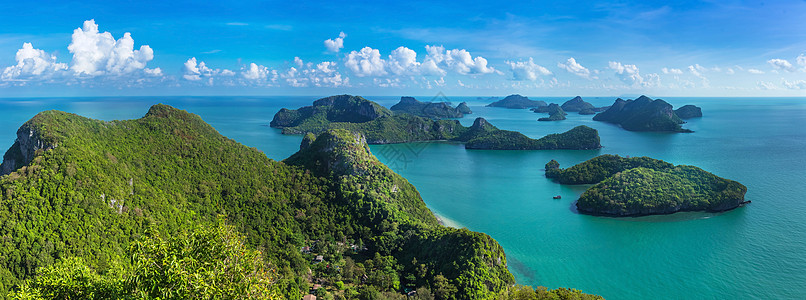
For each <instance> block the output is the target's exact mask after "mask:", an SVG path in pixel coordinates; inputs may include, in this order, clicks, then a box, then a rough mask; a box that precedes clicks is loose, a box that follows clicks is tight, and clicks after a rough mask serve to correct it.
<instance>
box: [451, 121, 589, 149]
mask: <svg viewBox="0 0 806 300" xmlns="http://www.w3.org/2000/svg"><path fill="white" fill-rule="evenodd" d="M465 147H466V148H468V149H498V150H556V149H569V150H587V149H599V148H601V147H602V145H601V144H600V142H599V132H598V131H597V130H596V129H593V128H590V127H588V126H585V125H580V126H577V127H574V128H572V129H571V130H569V131H566V132H563V133H559V134H549V135H547V136H544V137H542V138H540V139H537V140H535V139H531V138H529V137H527V136H525V135H523V134H521V133H519V132H515V131H507V130H498V131H494V132H490V133H487V134H484V135H481V136H478V137H475V138H473V139H471V140H469V141H468V142H467V143H466V144H465Z"/></svg>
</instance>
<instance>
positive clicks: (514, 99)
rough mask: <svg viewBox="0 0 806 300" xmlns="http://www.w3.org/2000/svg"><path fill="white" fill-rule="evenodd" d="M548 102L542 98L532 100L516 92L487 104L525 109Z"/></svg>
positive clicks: (544, 104) (489, 105)
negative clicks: (541, 99)
mask: <svg viewBox="0 0 806 300" xmlns="http://www.w3.org/2000/svg"><path fill="white" fill-rule="evenodd" d="M546 105H547V104H546V102H544V101H540V100H530V99H529V98H527V97H524V96H521V95H518V94H514V95H509V96H506V97H505V98H504V99H501V100H498V101H495V102H493V103H490V104H487V107H503V108H512V109H524V108H532V107H540V106H546Z"/></svg>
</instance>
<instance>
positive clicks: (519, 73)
mask: <svg viewBox="0 0 806 300" xmlns="http://www.w3.org/2000/svg"><path fill="white" fill-rule="evenodd" d="M506 64H507V65H509V69H510V70H511V71H512V79H514V80H531V81H535V80H537V77H538V76H540V75H551V71H549V70H548V69H546V68H545V67H543V66H541V65H538V64H535V62H534V59H533V58H531V57H530V58H529V61H518V62H514V61H507V62H506Z"/></svg>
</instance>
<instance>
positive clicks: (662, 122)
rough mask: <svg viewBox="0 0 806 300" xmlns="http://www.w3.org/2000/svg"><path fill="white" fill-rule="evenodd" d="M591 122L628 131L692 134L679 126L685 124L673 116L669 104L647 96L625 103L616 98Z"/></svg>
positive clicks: (673, 113)
mask: <svg viewBox="0 0 806 300" xmlns="http://www.w3.org/2000/svg"><path fill="white" fill-rule="evenodd" d="M593 120H594V121H602V122H607V123H613V124H618V125H620V126H621V128H624V129H626V130H629V131H667V132H693V131H691V130H689V129H683V128H682V127H681V126H680V124H683V123H685V122H683V120H682V119H680V117H678V116H677V114H675V112H674V110H673V109H672V105H671V104H669V103H667V102H666V101H663V100H661V99H657V100H652V99H651V98H649V97H647V96H641V97H638V98H637V99H635V100H626V101H625V100H623V99H621V98H618V99H616V101H615V102H614V103H613V105H612V106H610V108H608V109H607V110H606V111H604V112H601V113H598V114H596V115H595V116H594V117H593Z"/></svg>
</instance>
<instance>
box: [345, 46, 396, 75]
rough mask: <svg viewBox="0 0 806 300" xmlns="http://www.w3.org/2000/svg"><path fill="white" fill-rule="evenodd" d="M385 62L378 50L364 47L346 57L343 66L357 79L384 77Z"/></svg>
mask: <svg viewBox="0 0 806 300" xmlns="http://www.w3.org/2000/svg"><path fill="white" fill-rule="evenodd" d="M384 64H385V61H384V60H383V59H382V58H381V53H380V51H378V49H372V48H370V47H364V48H362V49H361V51H358V52H356V51H352V52H350V54H348V55H347V61H346V62H345V63H344V65H345V66H346V67H347V68H348V69H350V70H351V71H353V73H354V74H355V75H356V76H358V77H365V76H383V75H386V71H385V70H384V69H385V66H384Z"/></svg>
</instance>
